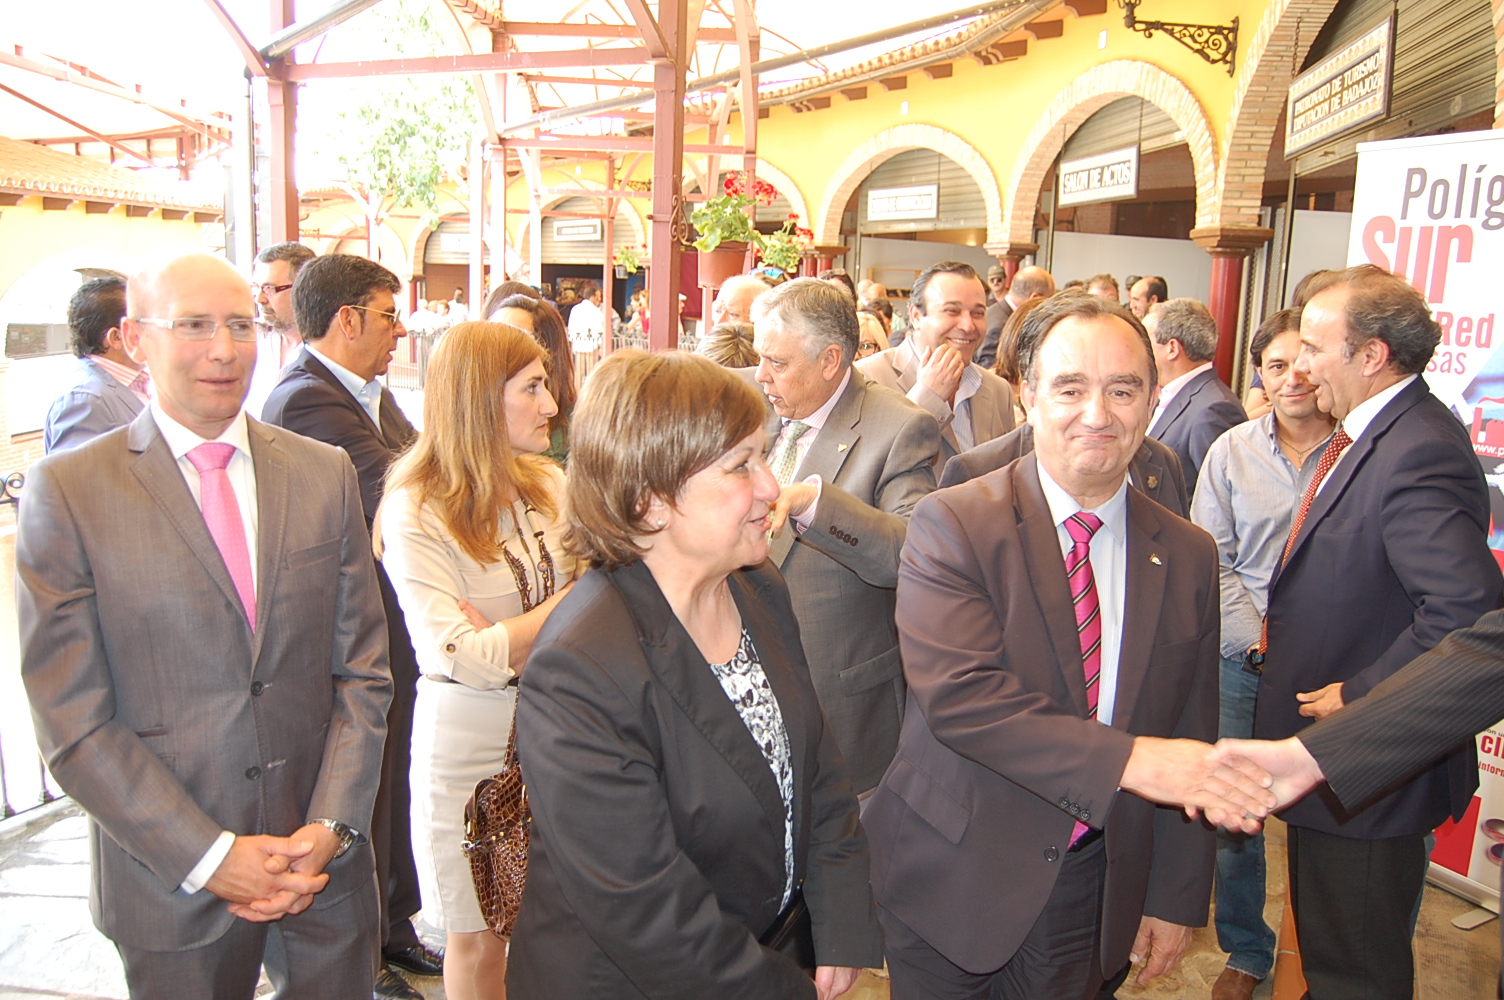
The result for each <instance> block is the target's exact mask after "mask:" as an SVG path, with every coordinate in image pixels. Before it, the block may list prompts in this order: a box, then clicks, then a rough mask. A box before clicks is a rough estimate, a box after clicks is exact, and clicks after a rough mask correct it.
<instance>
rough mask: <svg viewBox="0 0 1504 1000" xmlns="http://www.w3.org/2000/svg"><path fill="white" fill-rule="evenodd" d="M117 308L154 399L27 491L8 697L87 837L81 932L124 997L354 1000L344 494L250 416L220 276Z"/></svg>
mask: <svg viewBox="0 0 1504 1000" xmlns="http://www.w3.org/2000/svg"><path fill="white" fill-rule="evenodd" d="M129 298H130V301H129V305H130V315H131V318H129V319H127V320H126V323H125V344H126V349H127V350H128V351H130V352H131V354H132V356H133V357H136V358H139V359H141V360H143V361H145V363H146V365H147V368H148V369H149V370H150V371H151V372H152V375H153V377H154V382H155V385H156V395H155V399H154V401H153V403H152V404H151V406H150V407H149V408H148V409H147V410H145V411H143V412H142V414H141V415H140V416H139V417H137V418H136V420H135V421H133V422H132V423H131V424H130V425H129V426H128V427H125V428H121V429H119V430H116V431H114V432H113V433H110V434H107V435H104V436H103V437H100V438H97V439H96V440H94V441H93V442H91V443H89V444H87V445H85V446H83V447H81V448H77V449H73V450H71V451H67V452H64V453H60V454H55V455H51V456H48V457H47V458H44V459H42V460H41V461H40V462H38V463H37V464H36V465H35V466H33V467H32V474H31V479H30V482H29V483H28V484H27V496H26V502H25V503H24V504H22V506H21V510H20V526H19V531H18V534H17V545H16V566H17V576H18V586H17V588H16V591H17V593H16V598H17V604H18V610H19V617H20V626H21V651H22V652H21V656H22V665H21V671H22V678H23V680H24V681H25V684H26V690H27V695H28V697H29V698H30V701H31V706H32V714H33V717H34V719H35V722H36V730H37V739H38V742H39V744H40V746H41V749H42V752H43V754H44V755H45V757H46V759H47V763H48V765H49V766H50V767H51V768H52V772H53V774H54V775H55V776H56V778H57V780H58V783H59V784H60V785H62V787H63V789H64V790H65V791H67V792H68V794H69V795H71V796H73V798H74V799H75V800H76V801H77V802H78V803H79V804H80V805H81V806H83V808H84V809H85V810H86V811H87V812H88V814H89V818H90V841H91V848H92V857H93V864H92V885H91V892H90V907H91V910H92V912H93V916H94V922H95V926H97V927H98V928H99V930H100V931H101V932H103V933H104V934H105V935H106V936H107V937H109V938H110V939H111V940H112V941H114V942H115V945H116V947H117V949H118V950H119V952H120V955H121V958H122V960H123V962H124V965H125V973H126V980H127V982H128V984H129V987H130V992H131V996H132V997H133V998H144V997H150V998H152V1000H159V998H164V997H165V998H179V997H181V998H184V1000H190V998H195V1000H197V998H203V997H211V996H212V997H215V998H224V997H243V998H246V1000H249V998H250V997H251V996H252V995H253V994H254V992H255V989H256V982H257V978H258V974H259V971H260V968H261V966H262V964H263V962H264V963H265V966H266V969H267V973H268V975H269V977H270V979H271V982H272V984H273V986H274V988H275V990H276V993H275V995H276V996H278V997H310V998H312V997H320V998H323V997H340V998H350V1000H355V998H361V1000H364V998H365V997H369V996H370V995H371V983H372V977H373V974H374V972H375V968H376V953H377V922H376V921H377V903H376V892H375V888H376V886H375V878H374V866H373V861H372V857H371V849H370V847H369V845H368V844H367V843H366V842H365V837H364V832H365V831H366V830H369V828H370V827H369V824H370V820H371V809H372V800H373V799H374V797H375V794H376V783H377V775H378V772H379V769H380V766H381V748H382V741H383V739H384V738H385V735H386V727H385V721H384V715H385V711H386V705H387V701H388V699H389V698H390V694H391V677H390V674H389V673H388V670H387V656H386V629H385V622H384V621H383V619H382V613H381V599H380V595H379V593H378V591H377V586H376V572H375V566H374V565H373V563H372V560H371V554H370V538H369V536H368V535H367V534H366V531H365V525H364V519H363V516H362V513H361V502H360V489H359V486H358V484H357V482H356V477H355V469H354V467H353V466H352V465H351V464H350V460H349V459H348V458H347V457H346V456H345V455H344V454H343V453H341V452H340V451H339V450H338V449H336V448H332V447H330V446H328V445H325V444H320V443H318V442H315V441H311V440H309V439H307V438H304V437H300V436H299V435H297V434H291V433H288V432H286V431H282V430H280V429H278V428H274V427H267V426H265V425H263V424H260V423H258V422H257V421H254V420H251V419H249V418H247V417H246V416H245V413H244V411H243V409H242V403H243V400H244V398H245V391H246V386H247V383H248V381H249V379H250V376H251V369H252V366H253V364H254V362H255V352H256V327H255V324H254V322H253V317H254V310H253V306H252V304H251V297H250V293H249V292H248V290H247V288H246V283H245V279H244V278H242V277H241V276H240V275H239V274H237V273H236V272H235V270H234V269H233V268H231V267H230V266H229V265H228V264H225V263H224V262H223V261H221V260H219V259H217V258H214V257H209V256H205V255H192V256H187V257H181V258H178V259H176V260H173V261H171V262H169V263H167V264H165V265H162V266H161V267H159V268H157V269H154V270H148V271H145V272H143V273H141V274H139V275H137V276H135V277H133V278H132V279H131V282H130V296H129ZM122 524H125V525H128V526H129V529H130V530H128V531H122V530H120V526H121V525H122ZM227 904H228V905H227Z"/></svg>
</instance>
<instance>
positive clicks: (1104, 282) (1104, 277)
mask: <svg viewBox="0 0 1504 1000" xmlns="http://www.w3.org/2000/svg"><path fill="white" fill-rule="evenodd" d="M1098 287H1101V288H1111V289H1112V294H1114V295H1117V294H1118V279H1116V278H1114V277H1113V276H1112V275H1110V274H1094V275H1092V276H1091V277H1090V278H1088V279H1086V290H1087V291H1088V292H1089V291H1091V290H1092V289H1093V288H1098Z"/></svg>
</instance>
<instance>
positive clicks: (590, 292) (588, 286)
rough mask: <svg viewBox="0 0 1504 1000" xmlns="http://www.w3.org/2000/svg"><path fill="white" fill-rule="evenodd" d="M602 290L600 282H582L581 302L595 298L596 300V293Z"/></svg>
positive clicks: (580, 288) (580, 289) (580, 290)
mask: <svg viewBox="0 0 1504 1000" xmlns="http://www.w3.org/2000/svg"><path fill="white" fill-rule="evenodd" d="M600 290H601V284H600V282H598V281H582V282H580V287H579V295H580V301H581V302H584V301H586V300H587V299H593V298H595V296H596V293H597V292H599V291H600Z"/></svg>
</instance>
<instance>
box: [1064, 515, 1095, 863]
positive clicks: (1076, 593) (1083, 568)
mask: <svg viewBox="0 0 1504 1000" xmlns="http://www.w3.org/2000/svg"><path fill="white" fill-rule="evenodd" d="M1100 527H1102V519H1101V518H1100V517H1098V516H1097V515H1095V514H1092V513H1090V512H1088V511H1084V510H1082V511H1077V512H1076V513H1074V514H1072V515H1071V516H1070V517H1068V518H1066V519H1065V532H1066V534H1068V535H1070V536H1071V542H1072V543H1073V544H1072V545H1071V550H1070V552H1068V553H1066V556H1065V576H1066V580H1067V581H1068V582H1069V583H1070V587H1071V602H1072V603H1073V604H1074V605H1075V608H1076V634H1077V636H1078V637H1079V639H1080V641H1081V666H1082V668H1083V669H1084V670H1085V672H1086V717H1087V718H1088V719H1095V718H1096V717H1097V689H1098V687H1099V686H1100V683H1099V682H1100V681H1101V679H1102V606H1101V604H1100V603H1099V602H1098V600H1097V580H1096V577H1094V576H1092V572H1091V539H1092V536H1093V535H1095V534H1096V533H1097V529H1098V528H1100ZM1090 829H1091V827H1089V826H1087V825H1086V824H1085V823H1082V822H1079V821H1078V822H1077V823H1076V827H1075V829H1074V830H1072V831H1071V844H1073V845H1074V844H1075V843H1076V841H1078V840H1080V839H1081V838H1082V836H1084V835H1085V834H1086V832H1087V831H1088V830H1090Z"/></svg>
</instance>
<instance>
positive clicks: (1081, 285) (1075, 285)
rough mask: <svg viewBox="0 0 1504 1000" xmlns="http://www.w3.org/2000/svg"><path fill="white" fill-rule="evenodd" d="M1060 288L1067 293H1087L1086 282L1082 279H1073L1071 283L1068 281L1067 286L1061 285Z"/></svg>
mask: <svg viewBox="0 0 1504 1000" xmlns="http://www.w3.org/2000/svg"><path fill="white" fill-rule="evenodd" d="M1060 288H1061V290H1062V291H1067V292H1073V291H1076V290H1077V289H1080V290H1081V291H1083V292H1084V291H1086V282H1084V281H1082V280H1081V279H1080V278H1072V279H1071V280H1070V281H1067V282H1066V283H1065V284H1063V285H1061V286H1060Z"/></svg>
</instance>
